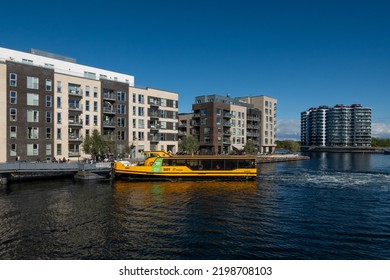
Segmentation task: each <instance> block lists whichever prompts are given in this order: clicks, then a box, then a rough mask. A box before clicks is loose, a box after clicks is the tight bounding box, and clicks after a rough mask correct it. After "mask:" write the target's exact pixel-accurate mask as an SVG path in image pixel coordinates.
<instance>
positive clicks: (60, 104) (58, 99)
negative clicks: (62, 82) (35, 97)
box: [57, 97, 62, 108]
mask: <svg viewBox="0 0 390 280" xmlns="http://www.w3.org/2000/svg"><path fill="white" fill-rule="evenodd" d="M57 108H62V98H61V97H57Z"/></svg>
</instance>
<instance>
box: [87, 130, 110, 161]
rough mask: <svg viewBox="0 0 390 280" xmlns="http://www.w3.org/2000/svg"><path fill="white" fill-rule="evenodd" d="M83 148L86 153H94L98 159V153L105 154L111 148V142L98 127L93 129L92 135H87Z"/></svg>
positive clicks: (93, 155)
mask: <svg viewBox="0 0 390 280" xmlns="http://www.w3.org/2000/svg"><path fill="white" fill-rule="evenodd" d="M82 149H83V151H84V152H85V153H86V154H90V155H92V157H94V158H95V159H96V157H97V156H98V155H102V154H105V153H107V152H108V151H109V149H110V144H109V143H107V142H106V141H104V138H103V136H101V135H100V133H99V131H98V130H97V129H94V130H93V131H92V135H91V136H87V137H86V138H85V139H84V142H83V144H82Z"/></svg>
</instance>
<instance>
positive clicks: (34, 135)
mask: <svg viewBox="0 0 390 280" xmlns="http://www.w3.org/2000/svg"><path fill="white" fill-rule="evenodd" d="M38 138H39V128H38V127H28V128H27V139H38Z"/></svg>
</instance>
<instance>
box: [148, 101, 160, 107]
mask: <svg viewBox="0 0 390 280" xmlns="http://www.w3.org/2000/svg"><path fill="white" fill-rule="evenodd" d="M149 105H150V107H155V108H158V107H160V102H158V101H157V100H155V101H150V103H149Z"/></svg>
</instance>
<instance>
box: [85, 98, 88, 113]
mask: <svg viewBox="0 0 390 280" xmlns="http://www.w3.org/2000/svg"><path fill="white" fill-rule="evenodd" d="M85 111H89V100H86V101H85Z"/></svg>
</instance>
